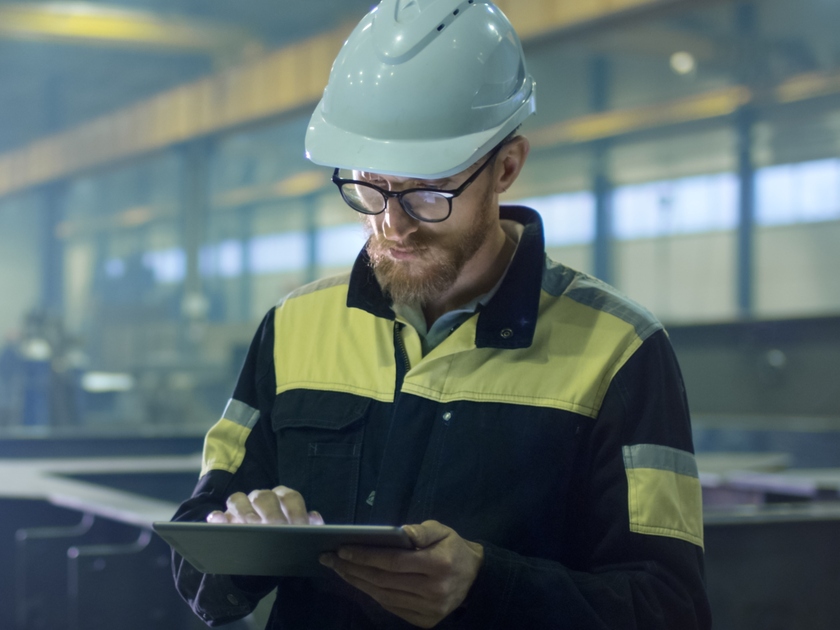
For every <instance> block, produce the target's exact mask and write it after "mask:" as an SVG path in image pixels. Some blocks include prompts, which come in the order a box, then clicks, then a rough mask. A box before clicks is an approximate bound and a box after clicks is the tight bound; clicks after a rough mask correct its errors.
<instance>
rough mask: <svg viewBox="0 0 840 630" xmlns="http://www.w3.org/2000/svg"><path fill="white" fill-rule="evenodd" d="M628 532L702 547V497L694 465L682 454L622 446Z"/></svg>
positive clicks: (649, 446)
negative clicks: (661, 537) (628, 520)
mask: <svg viewBox="0 0 840 630" xmlns="http://www.w3.org/2000/svg"><path fill="white" fill-rule="evenodd" d="M623 451H624V467H625V473H626V475H627V504H628V505H627V508H628V512H629V516H630V531H631V532H635V533H637V534H648V535H652V536H667V537H669V538H678V539H680V540H685V541H687V542H690V543H692V544H695V545H697V546H699V547H701V548H702V547H703V497H702V490H701V487H700V479H699V478H698V474H697V464H696V462H695V461H694V456H693V455H692V454H691V453H688V452H686V451H681V450H679V449H675V448H670V447H668V446H659V445H657V444H636V445H633V446H625V447H624V449H623Z"/></svg>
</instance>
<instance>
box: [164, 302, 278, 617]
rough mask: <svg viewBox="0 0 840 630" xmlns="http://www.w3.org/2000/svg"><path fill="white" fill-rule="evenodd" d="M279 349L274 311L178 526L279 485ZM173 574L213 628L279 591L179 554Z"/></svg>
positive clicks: (216, 429) (208, 445)
mask: <svg viewBox="0 0 840 630" xmlns="http://www.w3.org/2000/svg"><path fill="white" fill-rule="evenodd" d="M273 347H274V310H273V309H272V310H271V311H270V312H269V313H268V315H266V317H265V319H264V320H263V322H262V324H261V325H260V327H259V329H258V330H257V333H256V335H255V336H254V339H253V341H252V342H251V346H250V349H249V351H248V354H247V357H246V359H245V364H244V365H243V367H242V370H241V372H240V375H239V379H238V381H237V384H236V387H235V389H234V394H233V397H232V398H231V400H230V402H229V403H228V405H227V407H226V408H225V411H224V413H223V415H222V418H221V419H220V420H219V421H218V422H217V423H216V424H215V425H214V426H213V427H212V428H211V429H210V431H209V432H208V433H207V435H206V437H205V441H204V454H203V464H202V470H201V476H200V478H199V481H198V485H197V486H196V488H195V490H194V491H193V495H192V497H190V498H189V499H188V500H187V501H185V502H184V503H182V504H181V506H180V507H179V508H178V511H177V512H176V513H175V516H174V517H173V518H172V520H173V521H204V520H206V518H207V515H208V514H209V513H210V512H212V511H214V510H225V509H226V508H225V502H226V501H227V498H228V497H229V496H230V495H231V494H234V493H235V492H244V493H246V494H247V493H249V492H250V491H252V490H256V489H264V488H274V487H275V486H277V485H279V481H278V479H277V463H276V457H277V455H276V451H275V443H274V435H273V432H272V428H271V404H272V401H273V397H274V366H273ZM172 571H173V575H174V577H175V586H176V588H177V589H178V592H179V593H180V595H181V597H183V598H184V600H185V601H186V602H187V603H188V604H189V605H190V607H191V608H192V609H193V611H194V612H195V613H196V614H197V615H198V616H199V617H200V618H201V619H203V620H204V622H205V623H207V624H208V625H210V626H216V625H220V624H223V623H228V622H231V621H234V620H236V619H240V618H242V617H244V616H246V615H248V614H249V613H250V612H251V611H252V610H253V609H254V608H255V607H256V605H257V603H259V601H260V599H262V598H263V597H264V596H265V595H267V594H268V593H269V592H271V590H272V589H274V588H275V587H276V586H277V580H276V579H274V578H262V577H245V576H224V575H205V574H203V573H201V572H200V571H198V570H197V569H195V568H194V567H192V565H190V564H189V563H188V562H187V561H186V560H184V559H183V558H182V557H181V556H180V555H178V554H177V553H175V552H174V551H173V553H172Z"/></svg>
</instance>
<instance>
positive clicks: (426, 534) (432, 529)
mask: <svg viewBox="0 0 840 630" xmlns="http://www.w3.org/2000/svg"><path fill="white" fill-rule="evenodd" d="M403 529H404V530H405V533H406V534H408V537H409V538H410V539H411V542H412V543H414V546H415V547H417V548H418V549H425V548H426V547H431V546H432V545H434V544H435V543H438V542H440V541H441V540H443V539H444V538H446V537H447V536H448V535H449V534H450V533H452V530H451V529H449V528H448V527H446V526H445V525H442V524H441V523H438V522H437V521H424V522H423V523H421V524H420V525H403Z"/></svg>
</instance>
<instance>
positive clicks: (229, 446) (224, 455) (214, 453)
mask: <svg viewBox="0 0 840 630" xmlns="http://www.w3.org/2000/svg"><path fill="white" fill-rule="evenodd" d="M249 435H251V429H249V428H248V427H245V426H242V425H241V424H238V423H236V422H232V421H231V420H227V419H225V418H222V419H221V420H219V421H218V422H217V423H216V424H214V425H213V426H212V427H211V428H210V430H209V431H208V432H207V436H206V437H205V438H204V453H203V456H202V464H201V476H202V477H203V476H204V475H206V474H207V473H208V472H210V471H211V470H225V471H227V472H229V473H235V472H236V471H237V470H239V467H240V466H241V465H242V460H243V459H244V458H245V440H247V439H248V436H249Z"/></svg>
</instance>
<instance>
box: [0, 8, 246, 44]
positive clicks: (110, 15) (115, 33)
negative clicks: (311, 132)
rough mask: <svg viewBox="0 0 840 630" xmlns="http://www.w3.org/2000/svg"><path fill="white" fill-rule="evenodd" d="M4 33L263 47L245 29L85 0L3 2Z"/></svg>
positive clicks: (0, 24)
mask: <svg viewBox="0 0 840 630" xmlns="http://www.w3.org/2000/svg"><path fill="white" fill-rule="evenodd" d="M0 38H9V39H17V40H24V41H36V42H50V43H59V44H72V45H86V46H104V47H109V48H113V47H121V48H132V49H139V50H148V51H156V52H157V51H164V52H183V53H193V54H207V55H212V56H216V57H219V56H232V55H237V54H240V55H241V54H244V52H243V51H248V53H249V54H255V52H259V51H260V50H262V45H261V44H260V42H258V41H257V40H255V39H254V38H253V37H251V36H250V35H249V34H248V33H247V32H245V31H244V30H242V29H238V28H231V27H223V26H216V25H211V24H207V23H204V22H201V21H198V20H193V19H187V18H183V17H176V16H163V15H158V14H155V13H150V12H145V11H135V10H126V9H122V8H117V7H109V6H107V5H100V4H88V3H81V2H79V3H75V2H66V3H49V4H4V5H0Z"/></svg>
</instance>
